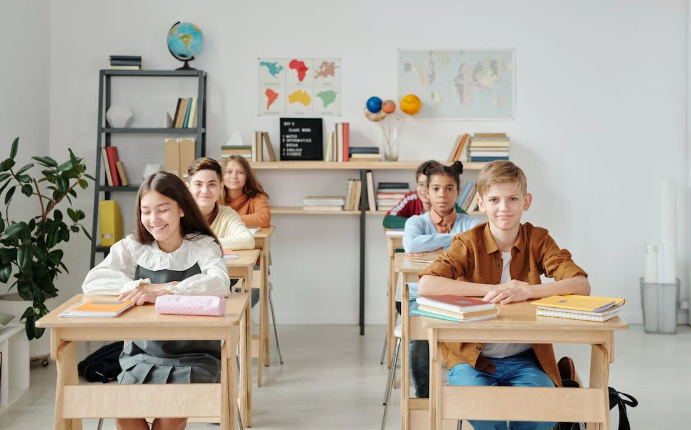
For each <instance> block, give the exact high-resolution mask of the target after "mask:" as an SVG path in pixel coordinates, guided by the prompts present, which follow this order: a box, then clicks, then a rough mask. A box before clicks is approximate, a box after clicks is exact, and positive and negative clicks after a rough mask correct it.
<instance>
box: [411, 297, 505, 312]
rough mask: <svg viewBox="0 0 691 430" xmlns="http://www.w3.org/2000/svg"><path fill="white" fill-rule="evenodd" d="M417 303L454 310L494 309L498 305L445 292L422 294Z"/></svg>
mask: <svg viewBox="0 0 691 430" xmlns="http://www.w3.org/2000/svg"><path fill="white" fill-rule="evenodd" d="M416 300H417V303H418V304H420V305H424V306H430V307H434V308H438V309H445V310H447V311H452V312H459V313H464V312H476V311H484V310H487V309H494V308H496V307H497V305H495V304H494V303H490V302H485V301H482V300H480V299H474V298H472V297H463V296H454V295H451V294H445V295H441V296H426V297H423V296H420V297H418V298H417V299H416Z"/></svg>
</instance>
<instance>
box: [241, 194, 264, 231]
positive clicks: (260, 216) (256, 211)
mask: <svg viewBox="0 0 691 430" xmlns="http://www.w3.org/2000/svg"><path fill="white" fill-rule="evenodd" d="M251 200H252V201H251V202H250V207H249V211H248V213H247V215H241V216H240V219H241V220H242V222H244V223H245V225H246V226H247V227H270V226H271V209H269V198H268V197H266V195H264V194H259V195H257V196H256V197H254V198H253V199H251Z"/></svg>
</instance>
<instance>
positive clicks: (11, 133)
mask: <svg viewBox="0 0 691 430" xmlns="http://www.w3.org/2000/svg"><path fill="white" fill-rule="evenodd" d="M2 11H3V34H4V35H5V36H4V37H3V40H4V41H3V48H2V54H0V160H4V159H5V158H7V157H9V155H10V145H11V144H12V142H13V141H14V139H15V138H16V137H19V151H18V153H17V158H16V161H17V169H18V168H20V167H22V166H23V165H24V164H26V163H27V162H29V160H30V158H31V156H34V155H42V154H45V153H46V152H47V149H48V108H49V106H50V103H49V100H48V96H49V92H48V83H49V81H48V75H49V62H48V61H49V51H50V49H49V45H50V43H49V42H50V39H49V31H50V25H49V23H50V20H49V8H48V3H47V2H45V1H41V0H27V1H5V2H3V3H2ZM34 169H35V170H36V172H38V171H39V169H38V168H34ZM0 208H1V209H2V210H3V217H4V213H5V212H4V210H5V201H4V199H3V200H2V202H0ZM26 208H30V209H31V210H32V211H34V212H35V213H37V214H38V210H39V207H38V201H37V200H35V199H34V201H32V202H29V201H28V200H26V197H25V196H24V195H22V194H20V193H16V194H15V198H14V201H13V202H12V203H11V206H10V218H11V219H13V220H18V219H21V217H20V215H21V214H23V213H24V210H25V209H26ZM4 292H5V289H4V287H3V286H0V294H2V293H4Z"/></svg>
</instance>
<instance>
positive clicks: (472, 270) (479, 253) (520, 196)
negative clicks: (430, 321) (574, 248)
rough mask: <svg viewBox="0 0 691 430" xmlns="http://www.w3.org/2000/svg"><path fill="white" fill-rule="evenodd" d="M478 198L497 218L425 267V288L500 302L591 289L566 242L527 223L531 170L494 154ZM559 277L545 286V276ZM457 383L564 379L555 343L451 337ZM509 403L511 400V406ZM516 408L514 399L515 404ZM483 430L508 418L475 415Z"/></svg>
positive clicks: (448, 357) (450, 360)
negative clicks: (527, 172) (462, 340)
mask: <svg viewBox="0 0 691 430" xmlns="http://www.w3.org/2000/svg"><path fill="white" fill-rule="evenodd" d="M477 187H478V191H479V193H480V197H479V198H478V205H479V207H480V210H481V211H482V212H486V213H487V217H488V218H489V223H483V224H480V225H478V226H477V227H475V228H473V229H472V230H470V231H467V232H465V233H462V234H459V235H458V236H456V237H455V238H454V240H453V243H452V244H451V247H450V248H449V250H448V251H447V252H445V253H444V254H442V255H441V256H440V257H439V258H438V259H437V260H436V261H435V262H434V263H433V264H432V265H430V266H429V267H428V268H426V269H425V270H423V271H422V272H420V274H419V275H420V283H419V291H420V294H421V295H438V294H454V295H459V296H474V297H484V299H483V300H486V301H491V302H492V303H497V304H507V303H514V302H522V301H525V300H528V299H534V298H540V297H549V296H553V295H561V294H581V295H589V294H590V284H589V282H588V279H587V276H588V275H587V274H586V273H585V271H583V269H581V268H580V267H578V266H577V265H576V264H575V263H574V262H573V260H572V259H571V254H570V253H569V251H567V250H566V249H560V248H559V246H557V244H556V243H555V241H554V239H552V237H550V235H549V233H548V232H547V230H545V229H542V228H539V227H534V226H533V225H532V224H530V223H524V224H521V215H522V212H523V211H527V210H528V208H529V207H530V204H531V202H532V196H531V195H530V194H528V191H527V190H528V183H527V180H526V177H525V175H524V174H523V171H522V170H521V169H520V168H519V167H518V166H516V165H515V164H513V163H511V162H510V161H493V162H491V163H488V164H487V165H486V166H485V167H484V168H483V169H482V170H481V171H480V175H479V177H478V181H477ZM543 274H544V275H546V276H548V277H552V278H554V279H555V282H552V283H549V284H545V285H540V276H541V275H543ZM442 356H443V359H444V362H445V363H446V367H447V368H448V369H449V384H450V385H465V386H490V385H501V386H530V387H553V386H555V385H556V386H560V385H561V379H560V377H559V370H558V369H557V361H556V359H555V357H554V349H553V348H552V345H551V344H533V345H529V344H517V343H508V344H507V343H486V344H481V343H444V344H442ZM507 406H508V405H505V406H503V407H507ZM508 407H510V406H508ZM470 423H471V424H472V426H473V428H474V429H475V430H484V429H492V430H494V429H503V430H506V429H507V424H506V422H505V421H471V422H470ZM554 425H555V423H550V422H515V423H512V425H511V427H510V428H511V429H519V430H528V429H532V430H542V429H545V430H546V429H550V428H552V427H553V426H554Z"/></svg>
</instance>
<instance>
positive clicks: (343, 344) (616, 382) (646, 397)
mask: <svg viewBox="0 0 691 430" xmlns="http://www.w3.org/2000/svg"><path fill="white" fill-rule="evenodd" d="M357 333H358V328H357V327H355V326H316V325H309V326H279V336H280V337H281V347H282V350H283V358H284V360H285V364H284V365H283V366H280V365H278V357H277V354H276V349H275V343H272V357H271V359H272V364H273V365H272V367H270V368H269V369H267V370H266V373H265V375H266V376H265V378H266V379H265V384H264V386H263V387H262V388H255V389H254V390H253V393H254V402H253V403H254V428H256V429H271V430H273V429H315V430H316V429H320V430H322V429H327V428H328V429H344V430H345V429H348V430H352V429H378V428H379V426H380V423H381V417H382V413H383V410H384V407H383V406H382V397H383V394H384V385H385V383H386V378H387V369H386V368H385V367H384V366H380V365H379V354H380V353H381V347H382V342H383V339H384V327H383V326H368V327H367V335H366V336H359V335H358V334H357ZM615 343H616V347H617V350H616V356H615V362H614V364H613V366H612V369H611V377H610V383H611V386H613V387H615V388H617V389H619V390H621V391H624V392H628V393H631V394H633V395H634V396H635V397H637V398H638V400H639V401H640V403H641V404H640V406H639V407H638V408H636V409H630V410H629V419H630V420H631V426H632V428H633V429H635V430H643V429H657V428H665V429H683V428H689V425H690V424H689V423H691V328H690V327H688V326H680V327H679V332H678V334H677V335H676V336H673V335H649V334H645V333H644V332H643V329H642V326H632V327H631V329H630V330H629V331H628V332H619V333H616V338H615ZM93 347H95V345H92V346H91V348H93ZM86 352H87V351H86V348H85V349H84V350H83V351H82V355H83V354H85V353H86ZM557 354H558V357H560V356H562V355H569V356H571V357H573V358H574V359H575V360H576V364H577V367H578V368H579V373H580V375H581V377H582V378H583V379H584V382H586V380H587V375H588V373H587V372H586V371H585V369H587V367H588V360H589V357H590V353H589V350H588V349H586V348H585V347H582V346H559V347H557ZM54 387H55V365H54V364H52V363H51V365H50V366H49V367H48V368H41V367H34V368H33V369H32V371H31V389H30V391H29V392H28V393H27V394H25V395H24V396H23V397H22V398H21V399H20V400H18V401H17V402H16V403H15V404H14V405H13V406H12V407H11V408H9V409H8V410H7V411H6V412H5V413H3V414H2V415H0V429H2V430H25V429H48V428H52V425H53V402H54V400H55V388H54ZM399 395H400V392H399V391H398V390H395V391H394V392H393V396H392V397H393V400H392V403H391V408H390V409H389V418H388V420H387V429H397V428H399V426H400V421H399V415H398V414H399V404H400V402H399ZM612 419H613V421H612V424H613V427H612V428H614V429H616V424H617V414H616V413H614V412H613V413H612ZM661 424H662V426H660V425H661ZM95 428H96V422H95V421H93V420H92V421H85V425H84V429H85V430H94V429H95ZM105 428H106V429H114V424H113V421H112V420H108V421H106V425H105ZM188 428H194V429H201V428H204V429H213V428H218V426H213V425H208V424H203V425H202V424H196V425H190V426H189V427H188Z"/></svg>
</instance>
